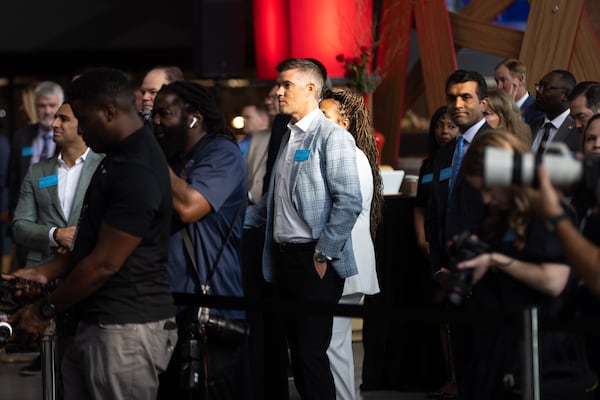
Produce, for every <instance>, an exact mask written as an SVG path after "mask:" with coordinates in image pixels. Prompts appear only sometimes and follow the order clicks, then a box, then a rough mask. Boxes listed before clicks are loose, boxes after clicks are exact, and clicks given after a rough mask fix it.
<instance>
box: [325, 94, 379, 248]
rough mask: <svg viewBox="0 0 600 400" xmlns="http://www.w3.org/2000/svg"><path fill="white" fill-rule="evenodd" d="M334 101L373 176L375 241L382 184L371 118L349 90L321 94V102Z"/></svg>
mask: <svg viewBox="0 0 600 400" xmlns="http://www.w3.org/2000/svg"><path fill="white" fill-rule="evenodd" d="M325 99H330V100H333V101H335V103H336V104H337V106H338V112H339V113H340V116H341V117H345V118H348V120H349V121H350V126H348V131H349V132H350V133H351V134H352V136H354V140H355V141H356V147H358V148H359V149H361V150H362V151H363V153H365V155H366V156H367V159H368V160H369V164H370V165H371V174H372V175H373V200H372V202H371V219H370V221H371V223H370V226H371V237H372V238H373V239H375V233H376V232H377V225H379V223H380V222H381V219H382V209H383V183H382V180H381V174H380V173H379V166H378V165H377V145H376V143H375V136H374V135H373V127H372V125H371V117H370V115H369V110H367V107H366V105H365V101H364V99H363V97H362V95H361V94H360V93H358V92H355V91H353V90H350V89H340V88H330V89H326V90H325V91H324V92H323V98H322V100H325Z"/></svg>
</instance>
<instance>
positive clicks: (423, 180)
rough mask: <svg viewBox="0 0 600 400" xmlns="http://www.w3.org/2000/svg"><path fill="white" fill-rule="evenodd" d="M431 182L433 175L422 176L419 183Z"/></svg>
mask: <svg viewBox="0 0 600 400" xmlns="http://www.w3.org/2000/svg"><path fill="white" fill-rule="evenodd" d="M432 180H433V174H427V175H423V177H422V178H421V183H422V184H425V183H429V182H431V181H432Z"/></svg>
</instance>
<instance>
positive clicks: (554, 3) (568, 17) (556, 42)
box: [519, 0, 583, 93]
mask: <svg viewBox="0 0 600 400" xmlns="http://www.w3.org/2000/svg"><path fill="white" fill-rule="evenodd" d="M582 12H583V0H532V1H531V2H530V9H529V18H528V19H527V29H526V30H525V35H524V36H523V44H522V45H521V51H520V53H519V60H520V61H522V62H523V63H525V65H527V76H528V78H529V79H528V82H527V86H528V89H529V91H530V92H532V93H533V89H534V84H535V82H537V81H538V80H539V79H540V78H542V77H543V76H544V75H545V74H547V73H548V72H550V71H552V70H553V69H568V68H569V65H570V64H571V59H572V55H573V49H574V47H575V37H576V34H577V31H578V26H579V22H580V19H581V15H582Z"/></svg>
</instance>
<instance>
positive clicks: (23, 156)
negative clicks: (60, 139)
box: [6, 123, 59, 219]
mask: <svg viewBox="0 0 600 400" xmlns="http://www.w3.org/2000/svg"><path fill="white" fill-rule="evenodd" d="M38 130H39V123H38V124H32V125H27V126H25V127H23V128H21V129H18V130H17V131H15V133H14V134H13V136H12V142H11V145H10V156H9V159H8V175H7V176H6V188H7V190H8V210H9V212H10V218H11V219H12V217H13V213H14V211H15V208H16V207H17V201H18V200H19V192H20V190H21V183H22V182H23V178H25V174H26V173H27V170H28V169H29V166H30V165H31V156H32V151H31V149H30V148H31V147H32V145H33V141H34V140H35V137H36V136H37V134H38ZM28 149H29V151H28ZM58 151H59V149H58V146H56V150H55V155H56V154H58Z"/></svg>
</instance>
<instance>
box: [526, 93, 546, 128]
mask: <svg viewBox="0 0 600 400" xmlns="http://www.w3.org/2000/svg"><path fill="white" fill-rule="evenodd" d="M521 117H522V118H523V121H524V122H525V123H527V124H529V125H531V124H532V123H533V122H535V121H537V120H538V119H540V118H541V119H544V112H543V111H542V110H538V108H537V107H536V106H535V96H533V95H532V94H531V93H529V97H527V100H525V103H523V104H522V105H521Z"/></svg>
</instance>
